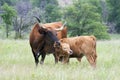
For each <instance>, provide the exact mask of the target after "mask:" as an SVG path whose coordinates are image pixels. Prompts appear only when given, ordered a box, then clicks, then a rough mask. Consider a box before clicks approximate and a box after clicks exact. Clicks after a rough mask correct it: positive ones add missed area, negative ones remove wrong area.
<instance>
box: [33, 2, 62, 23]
mask: <svg viewBox="0 0 120 80" xmlns="http://www.w3.org/2000/svg"><path fill="white" fill-rule="evenodd" d="M31 2H32V4H33V6H37V7H39V8H40V11H41V13H39V14H40V15H39V16H40V19H42V21H44V22H54V21H59V20H61V11H60V7H59V5H58V1H57V0H31Z"/></svg>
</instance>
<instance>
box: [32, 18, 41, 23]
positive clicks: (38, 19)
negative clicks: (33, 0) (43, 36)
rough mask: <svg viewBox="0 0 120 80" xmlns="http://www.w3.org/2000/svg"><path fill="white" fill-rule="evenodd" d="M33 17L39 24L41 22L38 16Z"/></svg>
mask: <svg viewBox="0 0 120 80" xmlns="http://www.w3.org/2000/svg"><path fill="white" fill-rule="evenodd" d="M33 17H35V18H36V19H37V21H38V22H39V23H40V22H41V20H40V18H39V17H37V16H33Z"/></svg>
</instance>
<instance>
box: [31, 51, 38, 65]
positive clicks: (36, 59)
mask: <svg viewBox="0 0 120 80" xmlns="http://www.w3.org/2000/svg"><path fill="white" fill-rule="evenodd" d="M32 52H33V56H34V59H35V63H36V66H37V65H38V63H39V59H38V57H37V55H36V53H35V52H34V51H33V49H32Z"/></svg>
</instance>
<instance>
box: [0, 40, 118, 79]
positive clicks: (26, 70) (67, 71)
mask: <svg viewBox="0 0 120 80" xmlns="http://www.w3.org/2000/svg"><path fill="white" fill-rule="evenodd" d="M0 45H1V46H0V80H120V38H118V39H116V38H114V39H111V40H109V41H97V54H98V58H97V68H96V69H95V70H93V69H92V68H91V66H90V65H89V63H88V61H87V60H86V58H85V57H83V59H82V62H81V63H79V62H78V61H77V60H76V59H70V64H68V65H63V64H61V63H59V64H57V65H55V64H54V57H53V55H48V56H46V59H45V63H44V65H39V66H38V67H37V68H36V67H35V63H34V58H33V55H32V52H31V49H30V46H29V42H28V40H2V39H0Z"/></svg>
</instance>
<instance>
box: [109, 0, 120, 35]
mask: <svg viewBox="0 0 120 80" xmlns="http://www.w3.org/2000/svg"><path fill="white" fill-rule="evenodd" d="M107 3H108V6H109V17H108V21H109V22H110V23H115V29H116V31H117V32H118V33H120V0H107Z"/></svg>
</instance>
